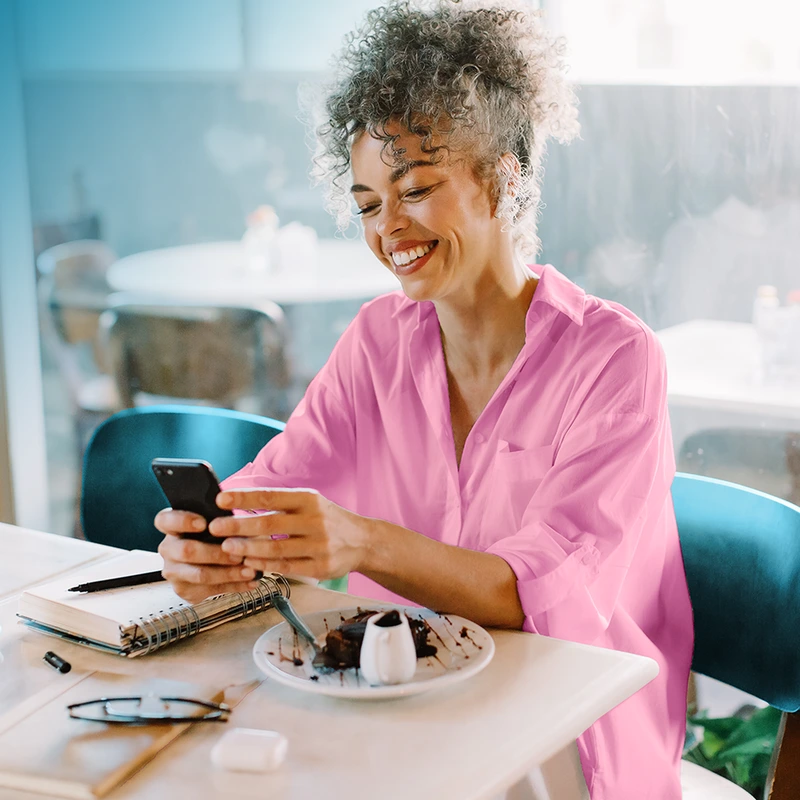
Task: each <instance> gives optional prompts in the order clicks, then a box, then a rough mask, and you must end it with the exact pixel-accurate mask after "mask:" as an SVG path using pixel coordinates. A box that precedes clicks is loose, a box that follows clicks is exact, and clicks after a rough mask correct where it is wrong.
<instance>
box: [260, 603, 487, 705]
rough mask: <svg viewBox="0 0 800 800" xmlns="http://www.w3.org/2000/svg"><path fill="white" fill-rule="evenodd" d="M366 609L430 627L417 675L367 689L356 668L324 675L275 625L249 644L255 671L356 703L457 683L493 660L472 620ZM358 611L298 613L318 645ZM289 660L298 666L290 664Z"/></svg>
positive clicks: (307, 650) (306, 649) (309, 653)
mask: <svg viewBox="0 0 800 800" xmlns="http://www.w3.org/2000/svg"><path fill="white" fill-rule="evenodd" d="M367 608H368V609H370V610H372V609H375V610H376V611H383V610H386V609H390V608H399V609H401V610H402V611H405V613H406V614H408V616H409V618H416V619H424V620H425V621H426V622H427V623H428V625H430V627H431V633H430V634H429V635H428V644H432V645H434V646H435V647H436V655H435V656H428V657H427V658H420V659H418V660H417V671H416V673H415V675H414V677H413V679H412V680H411V681H410V682H409V683H401V684H396V685H392V686H370V685H369V684H368V683H367V682H366V681H365V680H364V678H363V677H362V676H361V674H360V673H359V671H358V670H357V669H346V670H341V671H336V672H332V673H328V674H322V673H319V672H317V671H316V670H315V669H314V667H312V666H311V660H312V659H313V657H314V652H313V650H312V648H311V645H309V644H307V643H305V642H298V637H297V634H295V633H294V631H293V630H292V629H291V628H290V627H289V625H288V623H286V622H281V623H279V624H278V625H275V626H273V627H272V628H270V629H269V630H268V631H267V632H266V633H264V634H262V636H261V637H259V639H258V641H257V642H256V643H255V645H254V646H253V659H254V660H255V662H256V665H257V666H258V668H259V669H260V670H261V671H262V672H263V673H265V674H266V675H268V676H269V677H270V678H273V679H274V680H276V681H278V683H284V684H286V685H287V686H293V687H294V688H296V689H300V690H301V691H304V692H313V693H315V694H327V695H331V696H333V697H347V698H353V699H356V700H382V699H386V698H390V697H405V696H407V695H412V694H420V693H421V692H427V691H428V690H429V689H438V688H441V687H444V686H449V685H451V684H454V683H459V682H460V681H464V680H466V679H467V678H470V677H472V676H473V675H476V674H477V673H479V672H480V671H481V670H482V669H483V668H484V667H485V666H486V665H487V664H488V663H489V662H490V661H491V660H492V656H494V641H493V639H492V637H491V636H490V635H489V634H488V633H487V632H486V631H485V630H484V629H483V628H481V627H480V625H476V624H475V623H474V622H470V621H469V620H466V619H464V618H463V617H456V616H454V615H452V614H447V615H442V614H436V613H435V612H433V611H430V610H428V609H427V608H409V607H403V606H393V605H385V604H382V603H375V604H374V605H373V604H370V605H369V606H367ZM364 610H365V609H364V608H335V609H331V610H329V611H315V612H313V613H311V614H303V619H304V620H305V622H306V624H307V625H308V627H309V628H311V630H312V632H313V633H314V635H315V636H316V637H317V641H318V642H320V644H324V642H325V634H326V633H327V631H328V630H332V629H333V628H336V627H337V626H338V625H339V624H341V622H342V620H344V619H347V618H348V617H354V616H355V615H356V614H358V613H360V612H361V611H364ZM295 658H299V660H300V661H301V662H302V663H301V664H299V665H295V663H294V660H295Z"/></svg>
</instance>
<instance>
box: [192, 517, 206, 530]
mask: <svg viewBox="0 0 800 800" xmlns="http://www.w3.org/2000/svg"><path fill="white" fill-rule="evenodd" d="M205 527H206V521H205V520H203V519H195V520H192V530H195V531H202V530H205Z"/></svg>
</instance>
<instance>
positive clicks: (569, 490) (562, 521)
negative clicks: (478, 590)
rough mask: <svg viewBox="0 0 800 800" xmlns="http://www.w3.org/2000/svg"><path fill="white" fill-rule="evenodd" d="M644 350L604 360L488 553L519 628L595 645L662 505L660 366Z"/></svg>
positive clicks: (664, 459) (664, 438) (665, 449)
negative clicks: (503, 575)
mask: <svg viewBox="0 0 800 800" xmlns="http://www.w3.org/2000/svg"><path fill="white" fill-rule="evenodd" d="M637 351H638V352H637ZM646 351H649V356H648V352H642V348H641V347H638V348H634V347H631V348H628V349H627V351H625V352H620V353H619V354H618V355H617V357H616V358H614V359H612V360H611V361H610V363H609V365H608V366H607V369H606V370H604V371H603V373H602V374H601V375H600V377H599V378H598V384H597V386H596V387H594V390H593V391H592V392H591V393H590V396H589V397H587V400H586V402H585V404H584V405H583V407H582V408H581V412H580V414H579V415H578V416H577V418H576V419H575V421H574V422H573V423H572V424H571V425H570V426H569V428H568V430H567V431H566V433H565V434H564V436H563V438H562V440H561V441H560V443H559V444H558V446H557V448H556V452H555V457H554V460H553V465H552V467H551V468H550V469H548V470H547V471H546V472H545V474H544V476H543V477H542V479H541V482H540V483H539V484H538V485H537V486H536V487H535V488H534V489H533V490H532V494H531V497H530V500H529V502H528V504H527V506H526V508H525V511H524V514H523V516H522V522H521V527H520V529H519V530H518V531H516V532H515V533H513V534H512V535H511V536H508V537H506V538H504V539H500V540H499V541H497V542H496V543H494V544H493V545H492V546H490V547H489V548H488V550H487V552H490V553H493V554H495V555H498V556H501V557H502V558H503V559H505V560H506V561H507V562H508V564H509V565H510V566H511V568H512V569H513V571H514V573H515V574H516V577H517V586H518V591H519V597H520V601H521V603H522V607H523V610H524V612H525V615H526V621H525V626H524V627H525V630H528V631H533V632H538V633H545V634H547V635H550V636H555V637H559V638H569V639H572V640H574V641H584V642H591V641H594V640H595V639H597V638H598V636H600V635H601V634H602V633H603V632H604V631H605V629H606V628H607V626H608V624H609V621H610V619H611V617H612V615H613V614H614V612H615V609H616V604H617V598H618V596H619V593H620V591H621V589H622V587H623V584H624V583H625V581H626V578H627V576H628V571H629V568H630V566H631V563H632V561H633V559H634V556H635V555H636V553H637V550H638V549H639V548H640V547H642V548H645V549H646V548H648V547H649V546H650V544H651V543H650V542H648V541H646V537H648V534H649V528H650V527H651V526H652V525H653V523H654V520H657V519H659V517H660V516H661V515H662V514H663V513H664V512H665V504H667V503H670V502H671V499H670V495H669V491H670V485H671V482H672V478H673V476H674V460H673V458H672V444H671V436H670V429H669V421H668V417H667V413H666V388H665V372H664V365H663V359H662V357H661V353H660V351H659V350H658V348H657V345H656V346H655V350H653V348H651V347H648V348H646ZM637 364H638V365H639V369H637V368H636V365H637ZM626 373H629V375H627V376H626ZM635 406H638V408H639V410H634V407H635ZM645 410H647V411H650V412H651V413H645Z"/></svg>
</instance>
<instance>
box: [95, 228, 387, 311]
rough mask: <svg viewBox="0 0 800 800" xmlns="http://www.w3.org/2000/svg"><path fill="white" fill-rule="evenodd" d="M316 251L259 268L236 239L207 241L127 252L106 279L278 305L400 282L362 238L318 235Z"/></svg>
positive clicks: (380, 289)
mask: <svg viewBox="0 0 800 800" xmlns="http://www.w3.org/2000/svg"><path fill="white" fill-rule="evenodd" d="M318 254H319V259H318V262H317V264H316V265H314V266H312V267H310V268H308V269H299V268H297V269H294V268H291V267H283V268H282V269H280V270H278V271H276V272H274V273H272V272H269V271H265V272H259V271H258V270H253V269H251V268H250V267H249V266H248V259H247V257H246V254H245V252H244V250H243V248H242V247H241V244H240V242H238V241H230V242H208V243H204V244H193V245H184V246H181V247H168V248H164V249H162V250H149V251H146V252H144V253H135V254H134V255H130V256H126V257H125V258H121V259H119V261H116V262H115V263H114V264H112V265H111V266H110V267H109V269H108V274H107V280H108V283H109V285H110V286H111V287H112V288H113V289H116V290H118V291H124V292H136V293H143V294H152V295H161V296H170V297H176V296H178V297H182V298H184V299H189V298H191V299H203V300H211V301H213V302H216V303H222V302H239V303H241V302H247V301H248V300H253V299H254V298H265V299H267V300H272V301H273V302H275V303H278V304H279V305H293V304H300V303H313V302H329V301H334V300H362V299H363V300H366V299H370V298H372V297H377V296H378V295H380V294H384V293H385V292H390V291H393V290H394V289H399V288H400V282H399V281H398V280H397V278H396V277H395V276H394V275H393V274H392V273H391V272H389V270H388V269H387V268H386V267H385V266H383V265H382V264H381V263H380V262H379V261H378V260H377V259H376V258H375V256H374V255H373V254H372V252H371V251H370V250H369V248H368V247H367V245H366V244H365V243H364V242H362V241H345V240H338V239H321V240H320V241H319V244H318Z"/></svg>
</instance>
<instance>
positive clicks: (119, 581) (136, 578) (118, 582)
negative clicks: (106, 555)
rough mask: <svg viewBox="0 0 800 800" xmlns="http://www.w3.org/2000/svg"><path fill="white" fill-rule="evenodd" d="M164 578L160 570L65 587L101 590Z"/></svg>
mask: <svg viewBox="0 0 800 800" xmlns="http://www.w3.org/2000/svg"><path fill="white" fill-rule="evenodd" d="M165 580H166V578H165V577H164V576H163V575H162V574H161V571H160V570H158V571H156V572H140V573H139V574H138V575H123V576H122V577H121V578H108V579H106V580H104V581H90V582H89V583H81V584H79V585H78V586H73V587H72V588H71V589H67V591H68V592H102V591H105V590H106V589H119V588H120V587H122V586H139V585H140V584H142V583H156V582H157V581H165Z"/></svg>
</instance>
